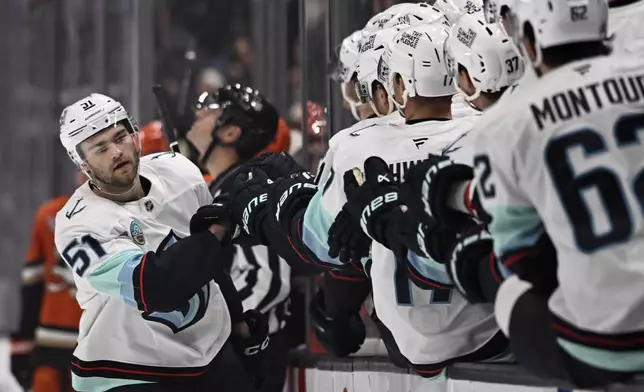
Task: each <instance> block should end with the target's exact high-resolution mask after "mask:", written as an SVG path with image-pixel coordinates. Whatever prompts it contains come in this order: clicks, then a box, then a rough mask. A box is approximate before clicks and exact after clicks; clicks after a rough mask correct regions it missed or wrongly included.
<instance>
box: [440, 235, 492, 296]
mask: <svg viewBox="0 0 644 392" xmlns="http://www.w3.org/2000/svg"><path fill="white" fill-rule="evenodd" d="M490 257H494V241H493V240H492V236H491V235H490V233H489V232H488V231H487V230H486V228H485V225H484V224H480V225H478V226H476V227H474V228H471V229H470V230H468V231H466V232H464V233H463V234H462V235H461V237H460V238H459V241H458V243H457V244H456V246H455V247H454V251H453V252H452V258H451V260H450V262H449V263H447V273H448V274H449V276H450V278H451V279H452V282H454V286H455V287H456V289H457V290H458V291H459V292H460V293H461V294H462V295H463V297H465V299H467V300H468V301H469V302H471V303H474V304H475V303H485V302H493V301H494V298H488V297H489V295H486V291H485V290H484V288H483V285H482V279H481V277H482V273H485V271H482V270H481V266H482V265H484V264H486V267H488V268H489V266H488V265H487V264H489V260H490ZM488 271H489V270H488Z"/></svg>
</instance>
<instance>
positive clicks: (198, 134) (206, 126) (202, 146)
mask: <svg viewBox="0 0 644 392" xmlns="http://www.w3.org/2000/svg"><path fill="white" fill-rule="evenodd" d="M220 115H221V109H202V110H198V111H197V112H196V113H195V117H196V119H195V122H194V123H193V124H192V127H191V128H190V131H188V134H187V135H186V138H187V139H188V141H189V142H190V143H192V145H193V146H195V148H196V149H197V151H199V153H200V154H202V155H203V154H204V153H205V151H206V149H207V148H208V146H209V145H210V142H212V130H213V129H214V128H215V123H216V122H217V118H219V116H220Z"/></svg>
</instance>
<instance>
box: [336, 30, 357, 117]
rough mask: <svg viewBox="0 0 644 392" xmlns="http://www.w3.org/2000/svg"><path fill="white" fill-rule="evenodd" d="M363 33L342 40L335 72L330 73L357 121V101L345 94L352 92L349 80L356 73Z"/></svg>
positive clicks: (355, 33)
mask: <svg viewBox="0 0 644 392" xmlns="http://www.w3.org/2000/svg"><path fill="white" fill-rule="evenodd" d="M363 35H364V33H363V31H362V30H358V31H354V32H353V33H351V34H350V35H349V36H348V37H346V38H345V39H344V40H342V44H341V45H340V49H339V52H338V60H337V64H336V65H335V70H334V72H333V73H332V78H333V79H335V80H337V81H339V82H340V90H341V91H342V98H344V100H345V101H346V102H347V103H348V104H349V108H350V109H351V114H352V115H353V118H354V119H356V120H357V121H359V120H360V117H359V116H358V105H360V102H359V100H356V99H354V98H353V97H351V96H350V95H349V94H348V93H347V92H348V91H349V90H348V89H351V91H353V89H354V87H353V85H352V84H353V82H352V81H351V79H352V78H353V77H354V76H355V73H356V61H357V60H358V56H359V55H360V44H361V41H362V37H363Z"/></svg>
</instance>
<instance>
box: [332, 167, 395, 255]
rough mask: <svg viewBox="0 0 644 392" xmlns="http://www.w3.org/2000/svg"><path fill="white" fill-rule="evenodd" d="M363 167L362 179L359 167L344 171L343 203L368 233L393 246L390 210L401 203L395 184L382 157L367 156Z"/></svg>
mask: <svg viewBox="0 0 644 392" xmlns="http://www.w3.org/2000/svg"><path fill="white" fill-rule="evenodd" d="M364 168H365V174H364V179H363V178H362V176H361V173H360V170H358V169H353V170H348V171H346V172H345V173H344V193H345V194H346V196H347V203H346V204H345V207H346V209H347V211H348V212H349V214H351V216H352V217H353V218H354V219H359V220H360V227H362V230H363V231H364V232H365V233H366V234H367V235H368V236H369V237H371V238H372V239H373V240H374V241H376V242H379V243H381V244H383V245H385V246H386V247H387V248H389V249H392V248H391V247H392V246H393V243H392V241H393V238H392V235H395V233H394V232H393V231H392V230H387V229H388V225H389V221H390V218H391V214H392V213H393V212H394V210H396V209H397V208H398V207H399V206H401V205H402V200H401V198H400V197H399V193H398V185H397V184H396V183H394V180H393V176H392V175H391V173H390V172H389V167H388V166H387V163H386V162H385V161H383V160H382V159H381V158H379V157H370V158H367V160H366V161H365V162H364Z"/></svg>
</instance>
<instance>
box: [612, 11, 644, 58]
mask: <svg viewBox="0 0 644 392" xmlns="http://www.w3.org/2000/svg"><path fill="white" fill-rule="evenodd" d="M608 7H609V8H608V33H609V36H610V37H611V43H610V46H611V48H612V49H613V53H614V54H619V55H624V56H639V57H642V56H644V30H643V29H642V25H641V24H642V20H644V1H642V0H609V1H608Z"/></svg>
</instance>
